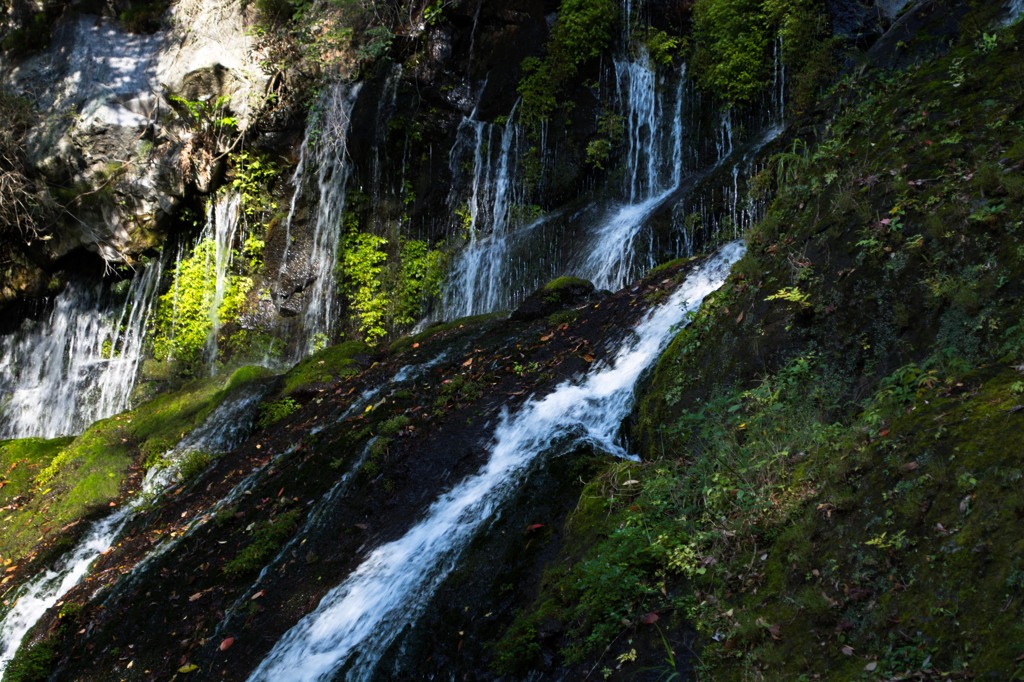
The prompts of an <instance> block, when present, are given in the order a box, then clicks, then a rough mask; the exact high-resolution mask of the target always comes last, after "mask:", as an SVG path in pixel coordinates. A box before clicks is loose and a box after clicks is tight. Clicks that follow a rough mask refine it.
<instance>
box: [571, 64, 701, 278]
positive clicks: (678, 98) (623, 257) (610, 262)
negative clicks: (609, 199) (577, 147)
mask: <svg viewBox="0 0 1024 682" xmlns="http://www.w3.org/2000/svg"><path fill="white" fill-rule="evenodd" d="M615 74H616V92H617V94H618V98H619V101H620V106H621V109H622V111H623V117H624V119H625V121H626V139H627V146H628V152H627V157H626V179H625V183H626V186H625V198H626V200H627V201H626V203H624V204H619V205H617V206H612V207H611V208H610V209H608V210H607V211H606V212H605V215H604V216H603V217H602V218H601V219H599V220H598V226H597V228H596V229H595V230H594V232H593V237H592V238H591V239H590V243H589V244H588V250H587V252H586V253H585V255H584V257H583V259H582V261H581V263H580V265H578V266H577V268H576V274H577V275H578V276H580V277H584V278H586V279H589V280H590V281H592V282H593V283H594V285H595V286H597V287H598V288H601V289H618V288H620V287H621V286H623V285H624V284H625V283H626V282H627V281H628V280H629V279H631V278H633V277H635V276H636V275H637V274H639V272H640V271H642V270H643V269H646V268H649V267H651V266H652V265H653V264H654V263H653V262H652V261H651V258H653V249H652V248H646V249H644V250H643V251H644V252H646V258H645V259H644V258H642V257H641V253H642V251H641V250H638V248H637V247H638V246H640V244H638V238H639V237H640V235H641V233H642V231H643V228H644V226H645V225H646V223H647V221H648V219H649V218H650V217H651V215H652V214H653V213H654V212H655V211H656V210H657V209H658V208H660V207H661V206H663V205H664V203H665V202H666V201H667V200H668V199H669V197H670V196H671V195H672V194H673V193H674V192H675V191H676V190H678V189H679V186H680V183H681V182H682V179H683V158H684V151H683V146H684V139H683V138H684V118H683V117H684V106H683V103H684V100H685V89H686V86H687V78H686V67H685V66H683V67H682V68H681V70H680V73H679V76H678V81H677V83H676V86H675V87H674V88H671V87H668V84H666V83H659V82H658V78H657V76H656V74H655V71H654V70H653V67H652V66H651V63H650V59H649V58H648V56H647V54H646V53H644V52H641V54H640V56H639V57H638V58H637V59H635V60H633V61H618V62H616V64H615ZM649 238H650V237H649ZM649 246H650V245H648V247H649Z"/></svg>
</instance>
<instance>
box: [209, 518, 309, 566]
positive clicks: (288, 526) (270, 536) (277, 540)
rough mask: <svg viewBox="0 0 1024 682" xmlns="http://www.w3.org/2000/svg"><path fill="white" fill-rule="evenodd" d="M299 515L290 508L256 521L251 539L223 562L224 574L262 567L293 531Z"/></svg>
mask: <svg viewBox="0 0 1024 682" xmlns="http://www.w3.org/2000/svg"><path fill="white" fill-rule="evenodd" d="M299 517H300V512H299V510H298V509H292V510H289V511H286V512H282V513H280V514H278V515H277V516H274V517H273V518H270V519H267V520H265V521H261V522H260V523H258V524H257V525H256V527H255V528H254V529H253V531H252V536H253V539H252V541H251V542H250V543H249V544H248V545H246V546H245V547H244V548H243V549H242V550H241V551H240V552H239V553H238V554H237V555H236V556H235V557H234V558H233V559H231V560H230V561H228V562H227V563H225V564H224V574H225V575H227V576H229V577H240V576H243V575H247V574H250V573H255V572H256V571H258V570H259V569H261V568H263V566H264V564H266V562H267V561H268V560H270V558H271V557H273V555H274V553H275V552H277V550H279V549H280V548H281V546H282V545H284V543H285V542H286V541H287V540H288V538H289V537H291V535H292V534H293V533H294V532H295V528H296V527H297V526H298V524H299Z"/></svg>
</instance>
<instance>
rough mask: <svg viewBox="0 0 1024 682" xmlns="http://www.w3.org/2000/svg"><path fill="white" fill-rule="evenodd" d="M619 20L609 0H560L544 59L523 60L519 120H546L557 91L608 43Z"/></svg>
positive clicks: (533, 123)
mask: <svg viewBox="0 0 1024 682" xmlns="http://www.w3.org/2000/svg"><path fill="white" fill-rule="evenodd" d="M618 19H619V8H618V7H617V6H616V4H615V2H613V1H612V0H562V2H561V4H560V5H559V9H558V18H557V19H556V20H555V24H554V26H553V27H552V29H551V37H550V39H549V40H548V43H547V54H546V55H545V57H544V58H543V59H538V58H536V57H528V58H526V59H524V60H523V63H522V72H523V77H522V79H521V80H520V82H519V86H518V88H517V90H518V92H519V96H520V97H521V98H522V105H521V109H520V112H521V114H520V115H521V116H522V120H523V121H524V122H525V123H526V124H527V125H530V126H536V125H538V124H539V123H540V122H542V121H545V120H547V119H549V118H550V117H551V116H552V114H553V113H554V112H555V110H556V109H557V108H558V106H559V94H560V91H561V89H562V88H563V87H565V86H566V85H567V84H568V82H569V81H570V80H572V79H573V78H574V77H575V76H576V74H577V72H578V69H579V67H580V66H582V65H583V64H585V63H586V62H588V61H590V60H592V59H595V58H596V57H598V56H600V55H601V54H603V53H604V52H605V51H607V50H608V48H609V47H610V46H611V42H612V37H613V36H614V34H615V28H616V25H617V23H618Z"/></svg>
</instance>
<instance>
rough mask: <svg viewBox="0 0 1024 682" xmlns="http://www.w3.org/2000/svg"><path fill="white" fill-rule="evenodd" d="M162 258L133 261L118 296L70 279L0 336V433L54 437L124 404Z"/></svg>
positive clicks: (134, 373) (3, 435)
mask: <svg viewBox="0 0 1024 682" xmlns="http://www.w3.org/2000/svg"><path fill="white" fill-rule="evenodd" d="M161 273H162V266H161V263H160V261H159V259H155V260H153V261H151V262H150V263H148V264H147V265H145V266H144V267H142V268H140V269H139V270H138V271H137V272H136V273H135V276H134V277H133V278H132V280H131V282H130V283H129V284H128V291H127V294H126V296H125V297H124V300H123V303H121V304H120V305H118V304H117V302H116V300H115V298H116V297H115V296H114V295H113V293H112V292H111V290H110V289H111V288H110V287H109V286H108V285H105V284H101V285H98V286H88V285H85V284H83V283H82V282H78V281H72V282H70V283H69V284H68V286H67V288H66V289H65V290H64V291H63V292H62V293H61V294H60V295H59V296H57V297H56V299H55V300H54V304H53V310H52V312H51V313H50V315H49V317H48V318H47V319H46V320H44V321H41V322H36V323H32V322H29V323H26V324H25V325H24V326H23V327H22V329H21V330H19V331H18V332H16V333H14V334H11V335H8V336H6V337H4V338H2V339H0V388H2V390H3V394H4V395H5V396H6V397H5V398H3V399H0V438H27V437H30V436H39V437H43V438H54V437H57V436H64V435H71V434H75V433H78V432H80V431H82V430H83V429H84V428H85V427H86V426H88V425H89V424H91V423H93V422H95V421H97V420H99V419H103V418H105V417H109V416H111V415H113V414H116V413H118V412H122V411H124V410H125V409H127V408H128V406H129V402H130V400H131V394H132V390H133V389H134V387H135V380H136V377H137V375H138V369H139V365H140V364H141V362H142V355H143V341H144V339H145V335H146V329H147V326H148V324H149V319H150V315H151V314H152V312H153V303H154V300H155V299H156V294H157V288H158V285H159V283H160V275H161Z"/></svg>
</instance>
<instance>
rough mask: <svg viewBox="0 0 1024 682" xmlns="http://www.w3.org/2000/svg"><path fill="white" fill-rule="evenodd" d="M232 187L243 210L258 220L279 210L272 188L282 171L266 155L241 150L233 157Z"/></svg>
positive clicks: (231, 158) (231, 160)
mask: <svg viewBox="0 0 1024 682" xmlns="http://www.w3.org/2000/svg"><path fill="white" fill-rule="evenodd" d="M230 162H231V167H232V176H233V177H232V179H231V187H232V188H233V189H234V190H235V191H236V192H238V195H239V197H240V199H241V203H242V210H243V211H244V212H245V215H246V216H247V217H249V218H253V219H257V218H259V217H260V216H261V215H267V214H270V213H272V212H273V211H275V210H277V202H276V201H275V200H274V197H273V195H272V194H271V188H272V186H273V183H274V181H275V180H276V179H277V177H278V175H279V174H280V173H281V169H280V168H279V167H278V165H277V163H275V162H274V161H273V160H271V159H269V158H267V157H266V156H265V155H262V154H258V153H255V152H250V151H248V150H245V149H243V150H241V151H239V152H236V153H234V154H232V155H231V157H230Z"/></svg>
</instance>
